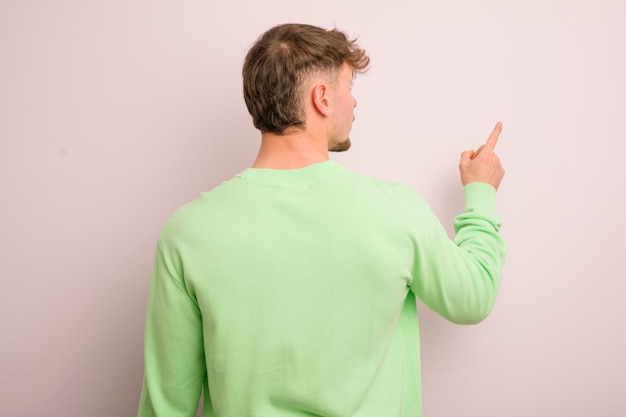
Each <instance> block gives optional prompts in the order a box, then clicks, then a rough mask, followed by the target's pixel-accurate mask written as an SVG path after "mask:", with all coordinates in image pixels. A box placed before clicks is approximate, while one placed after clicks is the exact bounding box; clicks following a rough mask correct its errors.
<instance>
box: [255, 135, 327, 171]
mask: <svg viewBox="0 0 626 417" xmlns="http://www.w3.org/2000/svg"><path fill="white" fill-rule="evenodd" d="M318 137H319V136H318ZM327 160H328V144H327V143H323V141H321V140H319V139H316V137H315V135H311V134H309V133H307V132H306V131H295V132H292V133H287V134H284V135H276V134H273V133H263V135H262V136H261V147H260V148H259V153H258V155H257V158H256V160H255V161H254V164H253V165H252V168H269V169H296V168H303V167H305V166H308V165H312V164H316V163H319V162H324V161H327Z"/></svg>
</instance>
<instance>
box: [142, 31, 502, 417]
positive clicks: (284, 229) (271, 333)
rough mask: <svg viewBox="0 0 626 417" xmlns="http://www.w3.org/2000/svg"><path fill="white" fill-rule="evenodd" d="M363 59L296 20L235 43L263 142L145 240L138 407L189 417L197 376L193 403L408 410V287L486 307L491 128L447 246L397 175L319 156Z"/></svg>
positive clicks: (472, 155)
mask: <svg viewBox="0 0 626 417" xmlns="http://www.w3.org/2000/svg"><path fill="white" fill-rule="evenodd" d="M368 63H369V59H368V57H367V55H366V54H365V52H364V51H363V50H361V49H360V48H359V47H358V46H357V45H356V44H355V42H354V41H352V40H349V39H348V38H346V36H345V35H344V34H343V33H342V32H340V31H338V30H330V31H327V30H324V29H320V28H317V27H313V26H308V25H293V24H290V25H281V26H277V27H274V28H272V29H270V30H269V31H268V32H266V33H265V34H264V35H263V36H262V37H261V38H260V39H259V40H258V41H257V43H256V44H255V45H254V46H253V47H252V48H251V49H250V51H249V52H248V54H247V56H246V60H245V64H244V67H243V81H244V97H245V101H246V105H247V106H248V109H249V111H250V114H251V115H252V119H253V122H254V125H255V126H256V127H257V128H258V129H259V130H260V131H261V134H262V138H261V140H262V142H261V148H260V150H259V153H258V157H257V158H256V161H255V162H254V164H253V166H252V168H248V169H246V170H245V171H243V172H242V173H241V174H239V175H237V176H236V177H234V178H233V179H231V180H230V181H227V182H225V183H223V184H222V185H220V186H218V187H217V188H215V189H213V190H212V191H210V192H207V193H204V194H202V195H201V196H200V197H199V198H198V199H197V200H195V201H193V202H191V203H189V204H187V205H186V206H183V207H182V208H180V209H179V210H178V211H177V212H176V213H175V214H174V215H173V216H172V217H171V219H170V220H169V221H168V223H167V225H166V226H165V228H164V230H163V232H162V234H161V236H160V239H159V243H158V250H157V254H156V261H155V270H154V277H153V282H152V287H151V292H150V301H149V307H148V313H147V323H146V334H145V367H146V368H145V377H144V386H143V391H142V398H141V401H140V406H139V416H142V417H145V416H154V415H157V416H163V417H177V416H189V417H191V416H194V414H195V412H196V406H197V403H198V400H199V397H200V393H201V391H202V387H203V386H204V415H205V416H219V417H255V416H262V417H265V416H271V417H282V416H285V417H286V416H333V417H334V416H346V417H347V416H351V417H361V416H368V417H387V416H412V417H413V416H420V415H421V394H420V391H421V387H420V358H419V336H418V328H417V315H416V308H415V295H417V296H419V297H420V298H421V299H422V300H423V301H424V303H426V304H427V305H428V306H429V307H430V308H432V309H433V310H434V311H436V312H437V313H439V314H441V315H442V316H443V317H445V318H447V319H449V320H451V321H453V322H458V323H477V322H479V321H481V320H483V319H484V318H485V317H486V316H487V315H488V314H489V312H490V310H491V308H492V306H493V303H494V299H495V297H496V292H497V289H498V285H499V281H500V271H501V266H502V262H503V258H504V244H503V242H502V240H501V238H500V236H499V235H498V228H499V224H500V220H499V218H498V216H497V214H496V212H495V208H494V200H495V192H496V189H497V188H498V185H499V183H500V180H501V178H502V176H503V175H504V171H503V169H502V167H501V165H500V162H499V160H498V157H497V156H496V155H495V154H494V153H493V150H494V146H495V144H496V141H497V139H498V135H499V133H500V130H501V125H500V124H497V125H496V128H495V129H494V131H493V133H492V134H491V136H490V137H489V139H488V140H487V142H486V144H485V145H483V146H482V147H481V148H479V150H477V151H476V152H474V151H466V152H464V153H463V154H462V156H461V163H460V171H461V180H462V183H463V185H464V191H465V196H466V211H465V212H464V213H463V214H461V215H460V216H458V217H457V218H456V220H455V227H456V233H457V234H456V239H455V242H453V241H451V240H450V239H449V238H448V237H447V235H446V233H445V231H444V229H443V227H442V226H441V224H440V223H439V221H438V220H437V219H436V218H435V216H434V215H433V213H432V212H431V210H430V209H429V207H428V206H427V204H426V203H425V202H424V201H423V200H422V199H421V198H420V197H419V196H418V195H416V193H414V192H413V191H412V190H410V189H409V188H408V187H404V186H402V185H399V184H394V183H387V182H382V181H379V180H376V179H373V178H369V177H365V176H362V175H358V174H356V173H353V172H350V171H348V170H347V169H345V168H343V167H342V166H340V165H338V164H337V163H334V162H332V161H329V160H328V152H329V151H343V150H347V149H348V148H349V147H350V139H349V132H350V129H351V126H352V122H353V120H354V115H353V111H354V107H356V104H357V103H356V100H355V99H354V98H353V97H352V94H351V92H350V85H351V82H352V79H353V77H354V75H355V74H357V73H359V72H362V71H364V70H366V68H367V66H368Z"/></svg>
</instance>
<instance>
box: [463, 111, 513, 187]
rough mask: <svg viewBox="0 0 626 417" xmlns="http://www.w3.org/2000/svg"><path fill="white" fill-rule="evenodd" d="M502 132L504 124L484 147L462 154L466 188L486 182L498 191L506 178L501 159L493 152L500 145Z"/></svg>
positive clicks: (498, 125)
mask: <svg viewBox="0 0 626 417" xmlns="http://www.w3.org/2000/svg"><path fill="white" fill-rule="evenodd" d="M500 132H502V122H498V123H497V124H496V127H495V128H494V129H493V132H491V135H489V138H488V139H487V142H485V144H484V145H482V146H481V147H480V148H478V149H477V150H476V151H465V152H463V153H462V154H461V162H460V163H459V171H461V183H463V185H464V186H465V185H467V184H469V183H471V182H485V183H487V184H491V185H492V186H493V187H494V188H495V189H496V190H497V189H498V187H499V186H500V181H501V180H502V177H504V169H503V168H502V165H501V164H500V158H498V155H496V154H495V153H494V152H493V150H494V148H495V147H496V143H498V137H499V136H500Z"/></svg>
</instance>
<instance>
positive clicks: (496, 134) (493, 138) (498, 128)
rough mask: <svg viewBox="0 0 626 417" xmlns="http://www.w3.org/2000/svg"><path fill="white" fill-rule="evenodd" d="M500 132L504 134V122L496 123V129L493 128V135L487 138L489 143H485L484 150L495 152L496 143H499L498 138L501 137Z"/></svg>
mask: <svg viewBox="0 0 626 417" xmlns="http://www.w3.org/2000/svg"><path fill="white" fill-rule="evenodd" d="M500 132H502V122H498V123H496V127H494V128H493V131H492V132H491V135H489V138H487V142H485V145H484V149H487V150H490V151H493V150H494V148H495V147H496V143H498V137H500Z"/></svg>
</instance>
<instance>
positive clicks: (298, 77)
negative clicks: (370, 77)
mask: <svg viewBox="0 0 626 417" xmlns="http://www.w3.org/2000/svg"><path fill="white" fill-rule="evenodd" d="M355 42H356V39H349V38H348V37H347V36H346V35H345V34H344V33H343V32H341V31H339V30H338V29H332V30H326V29H322V28H319V27H316V26H311V25H304V24H284V25H278V26H275V27H273V28H271V29H270V30H268V31H267V32H265V33H264V34H263V35H261V37H260V38H259V39H258V40H257V42H256V43H255V44H254V45H253V46H252V48H250V50H249V51H248V54H247V55H246V59H245V62H244V65H243V72H242V75H243V96H244V100H245V102H246V106H247V107H248V111H249V112H250V115H252V121H253V123H254V126H255V127H256V128H257V129H259V130H260V131H261V132H271V133H275V134H278V135H280V134H282V133H283V132H284V130H285V129H286V128H288V127H304V123H305V120H304V119H305V107H304V103H305V101H304V100H305V98H304V94H305V90H304V88H305V82H306V80H307V79H308V78H309V77H311V76H312V75H314V74H316V73H319V72H325V73H327V74H328V75H329V76H333V75H336V74H337V73H338V71H339V70H340V68H341V66H342V65H343V63H344V62H345V63H347V64H348V65H350V66H351V67H352V70H353V72H355V73H362V72H364V71H366V70H367V67H368V65H369V57H368V56H367V55H366V53H365V51H364V50H363V49H361V48H359V47H358V46H357V45H356V43H355Z"/></svg>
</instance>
